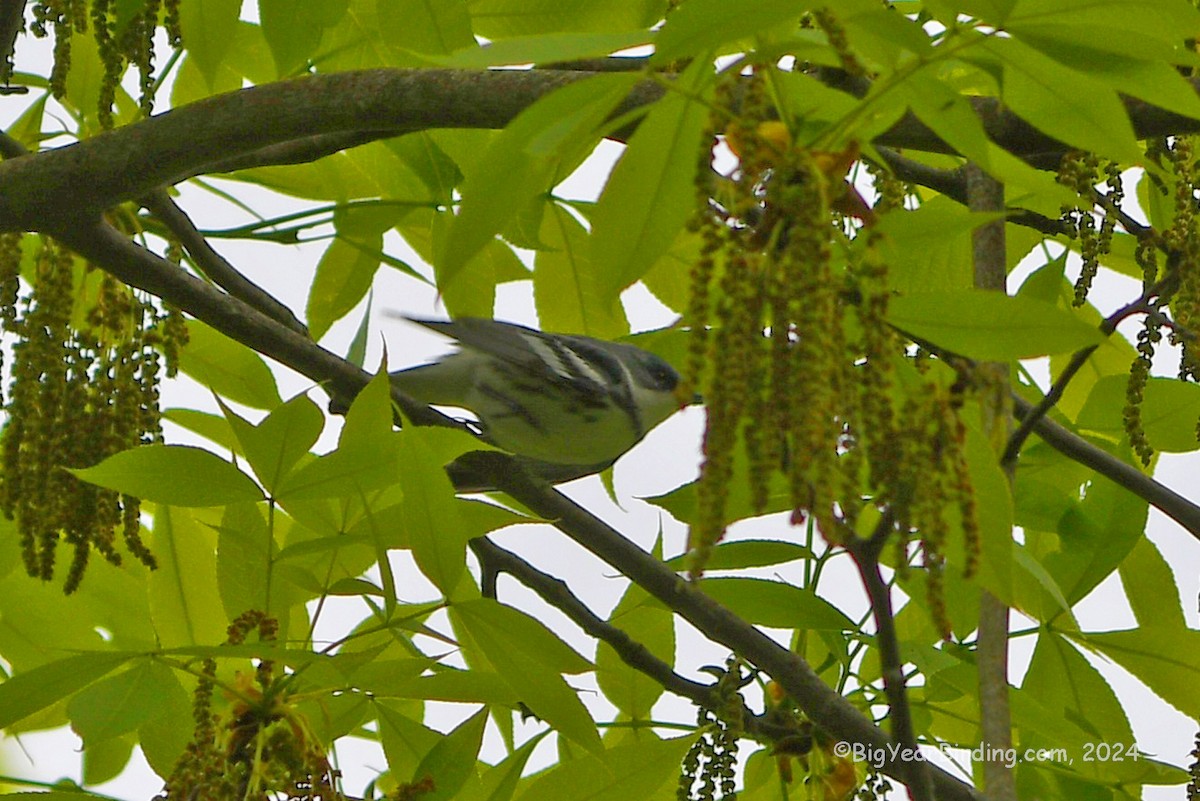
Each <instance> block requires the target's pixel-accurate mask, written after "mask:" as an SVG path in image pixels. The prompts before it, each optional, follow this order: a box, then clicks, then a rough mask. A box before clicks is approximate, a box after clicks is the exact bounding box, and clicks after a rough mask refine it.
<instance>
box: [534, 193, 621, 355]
mask: <svg viewBox="0 0 1200 801" xmlns="http://www.w3.org/2000/svg"><path fill="white" fill-rule="evenodd" d="M548 210H549V214H547V215H546V216H545V219H544V220H543V223H542V228H541V239H542V241H543V243H544V244H545V247H546V248H548V249H547V250H540V251H538V253H537V255H536V256H535V257H534V261H533V300H534V304H535V305H536V306H537V312H538V321H539V322H540V323H541V324H542V327H543V328H544V329H545V330H547V331H573V332H576V333H579V334H585V335H587V336H591V337H597V338H598V339H616V338H617V337H619V336H623V335H625V334H628V333H629V321H628V320H626V319H625V310H624V307H622V305H621V303H620V302H619V299H618V296H617V295H616V294H615V293H612V292H607V291H605V290H606V288H605V287H602V286H601V285H602V284H603V283H604V282H603V281H602V280H601V276H602V274H603V271H601V270H598V269H596V265H595V264H593V263H592V260H591V258H590V255H591V253H590V248H589V243H588V236H587V231H586V230H585V229H584V227H583V225H582V224H580V223H579V221H578V220H576V219H575V218H574V217H573V216H572V215H571V213H570V212H569V211H567V210H566V209H565V208H563V207H562V206H560V205H558V204H557V203H551V204H548Z"/></svg>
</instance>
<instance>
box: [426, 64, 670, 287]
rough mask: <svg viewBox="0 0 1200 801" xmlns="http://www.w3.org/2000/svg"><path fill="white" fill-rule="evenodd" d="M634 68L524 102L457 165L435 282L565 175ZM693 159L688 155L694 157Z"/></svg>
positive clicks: (456, 270)
mask: <svg viewBox="0 0 1200 801" xmlns="http://www.w3.org/2000/svg"><path fill="white" fill-rule="evenodd" d="M636 80H637V76H636V75H623V74H614V75H598V76H596V77H593V78H588V79H586V80H582V81H577V82H575V83H570V84H567V85H566V86H564V87H562V88H561V89H559V90H557V91H554V92H551V93H550V94H548V95H546V96H544V97H542V98H540V99H539V100H538V101H537V102H535V103H533V104H532V105H531V106H529V107H528V108H526V109H525V110H524V111H522V112H521V113H520V114H518V115H517V117H516V119H514V120H513V121H512V122H510V123H509V124H508V126H507V127H505V129H504V130H503V131H501V132H500V134H499V136H497V137H496V138H495V139H494V140H493V141H492V143H491V145H490V146H489V147H488V149H487V152H486V153H485V154H484V156H483V158H482V159H481V160H480V161H479V162H478V163H477V164H474V165H471V166H469V167H464V172H465V173H466V180H465V182H464V183H463V187H462V194H463V201H462V206H461V209H460V211H459V213H458V215H457V216H456V217H455V218H454V223H453V224H452V226H451V228H450V233H449V234H448V236H447V238H446V244H445V248H444V250H443V251H442V252H441V253H440V254H438V258H437V259H436V260H435V267H436V268H437V274H438V284H439V285H440V286H442V287H443V288H445V287H447V286H450V285H453V284H454V283H455V281H456V280H458V278H459V274H460V273H461V272H462V270H463V268H464V267H465V266H466V265H467V262H468V261H470V259H471V258H472V257H473V256H474V255H475V254H476V253H478V252H479V251H480V250H481V249H482V248H483V246H484V245H486V244H487V243H488V242H489V241H491V239H492V238H493V237H495V236H496V234H497V233H498V232H499V231H500V230H502V229H503V228H504V227H505V226H506V225H507V224H508V222H509V221H510V220H511V219H513V217H514V216H515V215H516V214H517V213H518V212H519V211H520V210H521V209H522V208H523V207H524V206H525V205H526V204H527V203H528V202H529V201H530V200H531V199H532V198H534V197H535V196H536V195H538V194H540V193H544V192H548V191H549V190H550V188H551V187H552V186H553V185H554V184H555V183H557V182H558V181H560V180H562V179H563V178H565V177H566V174H565V172H564V169H565V168H566V167H568V166H571V167H573V165H574V162H575V160H576V158H578V156H579V155H580V154H582V153H584V152H586V151H587V150H590V149H591V147H592V145H593V143H594V142H595V139H596V138H597V136H598V129H599V126H600V125H601V124H602V123H603V122H604V120H605V119H606V118H607V117H608V115H609V114H610V113H611V112H612V110H613V109H614V108H616V106H617V104H618V103H620V102H621V100H623V99H624V98H625V96H626V95H627V94H628V92H629V90H630V89H631V88H632V87H633V84H634V83H635V81H636ZM693 160H694V159H693Z"/></svg>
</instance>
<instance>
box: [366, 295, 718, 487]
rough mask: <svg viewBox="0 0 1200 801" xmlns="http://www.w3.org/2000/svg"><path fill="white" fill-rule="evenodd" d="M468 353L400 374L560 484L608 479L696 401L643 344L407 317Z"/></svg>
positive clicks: (409, 386) (408, 385)
mask: <svg viewBox="0 0 1200 801" xmlns="http://www.w3.org/2000/svg"><path fill="white" fill-rule="evenodd" d="M403 319H405V320H408V321H410V322H413V323H416V324H418V325H422V326H424V327H425V328H428V329H430V330H432V331H435V332H437V333H439V334H442V335H444V336H447V337H449V338H451V339H453V340H455V341H456V343H457V345H458V350H456V351H454V352H452V353H450V354H447V355H446V356H443V357H441V358H439V359H438V360H436V361H434V362H432V363H430V364H423V365H418V366H416V367H410V368H406V369H403V370H397V371H394V372H392V373H390V378H391V381H392V384H393V385H394V386H395V387H396V388H398V389H399V390H400V391H401V392H404V393H405V394H407V395H409V397H411V398H413V399H414V400H417V401H419V402H421V403H424V404H427V405H433V406H449V407H456V408H461V409H466V410H468V411H470V412H472V413H473V414H474V415H475V416H476V417H477V418H478V424H477V425H478V428H479V433H480V436H481V437H482V438H483V439H484V440H486V441H488V442H489V443H491V444H493V445H495V446H496V447H498V448H500V449H502V450H505V451H508V452H509V453H512V454H515V455H516V456H518V457H520V459H521V461H522V462H523V463H524V464H525V465H526V466H527V467H529V468H531V469H532V472H534V473H536V474H539V475H541V476H542V477H543V478H546V479H547V480H549V481H551V482H552V483H557V482H558V481H565V480H569V479H571V478H577V477H580V476H583V475H588V474H590V473H595V472H599V471H600V470H603V469H605V468H607V467H608V466H610V465H611V464H612V463H613V462H615V461H616V460H617V459H618V458H619V457H620V456H622V455H623V454H624V453H625V452H627V451H628V450H629V449H630V448H632V447H633V446H634V445H636V444H637V443H638V442H640V441H641V439H642V438H643V437H644V436H645V435H646V433H647V432H649V431H650V430H651V429H652V428H654V427H655V426H657V425H658V424H659V423H661V422H663V421H664V420H666V419H667V418H668V417H670V416H671V415H672V414H674V413H675V412H676V411H678V410H679V409H681V408H683V407H684V406H687V405H689V404H690V403H692V402H693V401H694V399H693V398H692V397H691V396H686V397H685V396H684V395H683V390H682V383H683V382H682V379H681V378H680V376H679V373H678V372H676V370H675V368H674V367H672V366H671V365H670V364H668V363H667V361H666V360H664V359H663V358H661V357H659V356H657V355H655V354H653V353H651V352H649V351H647V350H643V349H642V348H638V347H635V346H633V345H627V344H623V343H619V342H608V341H605V340H601V339H594V338H592V337H587V336H580V335H575V334H551V333H546V332H543V331H537V330H535V329H532V328H527V327H525V326H523V325H518V324H516V323H509V322H503V321H499V320H489V319H484V318H477V317H461V318H459V319H456V320H450V321H446V320H429V319H420V318H413V317H403Z"/></svg>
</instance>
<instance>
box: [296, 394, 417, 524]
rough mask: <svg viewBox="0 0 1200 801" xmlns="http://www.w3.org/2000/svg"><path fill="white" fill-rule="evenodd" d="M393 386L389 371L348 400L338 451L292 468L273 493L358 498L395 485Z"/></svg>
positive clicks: (307, 497) (300, 498)
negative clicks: (347, 409) (366, 493)
mask: <svg viewBox="0 0 1200 801" xmlns="http://www.w3.org/2000/svg"><path fill="white" fill-rule="evenodd" d="M390 387H391V385H390V384H389V382H388V377H387V373H386V372H383V371H380V372H379V373H377V374H376V375H375V377H374V378H372V379H371V380H370V382H368V383H367V386H366V387H365V388H363V390H362V392H360V393H358V396H357V397H356V398H355V399H354V403H352V404H351V405H350V410H349V411H348V412H347V413H346V424H345V425H344V426H343V427H342V434H341V437H340V438H339V440H338V448H337V450H335V451H333V452H331V453H327V454H325V455H324V456H321V457H318V458H317V459H314V460H313V461H310V462H309V463H308V464H305V465H303V466H302V467H299V468H297V469H296V470H294V471H292V472H291V473H290V474H289V475H288V476H287V478H286V479H285V480H284V482H283V484H282V486H281V487H280V488H279V492H278V493H277V494H276V495H275V497H276V498H277V499H278V500H280V501H304V500H313V499H318V498H332V497H336V496H338V495H343V494H347V495H350V496H352V497H358V496H359V495H360V494H361V493H363V492H366V491H368V490H377V489H382V488H383V487H386V486H389V485H391V484H394V483H395V482H396V481H397V480H398V475H399V474H398V473H397V461H396V460H397V455H396V449H397V435H396V433H395V432H394V431H393V428H392V402H391V394H390Z"/></svg>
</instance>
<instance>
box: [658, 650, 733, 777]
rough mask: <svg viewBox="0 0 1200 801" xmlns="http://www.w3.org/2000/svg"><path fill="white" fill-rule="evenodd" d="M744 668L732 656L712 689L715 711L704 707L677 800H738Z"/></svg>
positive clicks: (688, 755)
mask: <svg viewBox="0 0 1200 801" xmlns="http://www.w3.org/2000/svg"><path fill="white" fill-rule="evenodd" d="M744 668H745V665H744V664H742V662H741V661H740V660H739V659H737V657H730V658H729V659H727V660H726V661H725V669H724V671H722V672H721V674H720V676H719V678H718V679H717V682H716V684H715V685H714V687H713V692H714V700H715V702H716V704H717V708H716V709H706V708H704V707H701V708H700V710H699V711H698V712H697V716H696V726H697V729H698V730H699V731H700V736H699V737H697V738H696V740H695V741H694V742H693V743H692V747H691V748H689V749H688V752H687V754H686V755H685V756H684V758H683V763H682V765H681V766H680V772H679V784H678V786H677V788H676V791H675V798H676V799H677V801H716V799H718V798H720V799H723V800H724V801H734V800H735V799H736V798H737V797H738V794H737V791H736V789H735V788H736V783H735V780H736V775H737V770H736V769H737V748H738V739H739V738H740V737H741V735H742V732H743V731H744V721H743V719H742V715H743V710H744V708H745V702H744V701H743V700H742V696H741V694H740V690H741V688H742V686H743V684H744V683H745V677H744V675H743V670H744Z"/></svg>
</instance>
